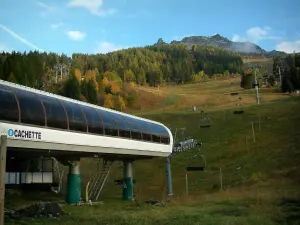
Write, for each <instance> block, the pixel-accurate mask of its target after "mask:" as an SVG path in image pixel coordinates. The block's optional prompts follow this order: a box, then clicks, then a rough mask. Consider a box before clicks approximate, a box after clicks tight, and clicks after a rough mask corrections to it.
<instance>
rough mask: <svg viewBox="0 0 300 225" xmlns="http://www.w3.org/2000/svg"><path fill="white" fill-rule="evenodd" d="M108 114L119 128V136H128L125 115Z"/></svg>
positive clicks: (128, 131)
mask: <svg viewBox="0 0 300 225" xmlns="http://www.w3.org/2000/svg"><path fill="white" fill-rule="evenodd" d="M110 115H112V118H113V119H114V120H115V121H116V123H117V126H118V129H119V136H120V137H125V138H130V137H131V135H130V130H129V128H128V125H127V124H126V122H125V117H124V116H122V115H119V114H117V113H112V112H110Z"/></svg>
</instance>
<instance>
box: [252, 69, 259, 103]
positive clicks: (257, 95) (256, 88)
mask: <svg viewBox="0 0 300 225" xmlns="http://www.w3.org/2000/svg"><path fill="white" fill-rule="evenodd" d="M257 68H261V66H252V69H253V70H254V82H255V92H256V103H257V104H258V105H259V93H258V80H257V73H256V69H257Z"/></svg>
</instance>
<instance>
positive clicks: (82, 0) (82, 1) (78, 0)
mask: <svg viewBox="0 0 300 225" xmlns="http://www.w3.org/2000/svg"><path fill="white" fill-rule="evenodd" d="M102 5H103V0H70V1H69V3H68V6H69V7H83V8H86V9H87V10H89V11H90V12H91V13H92V14H93V15H97V16H110V15H113V14H115V13H116V12H117V10H116V9H108V10H103V9H101V7H102Z"/></svg>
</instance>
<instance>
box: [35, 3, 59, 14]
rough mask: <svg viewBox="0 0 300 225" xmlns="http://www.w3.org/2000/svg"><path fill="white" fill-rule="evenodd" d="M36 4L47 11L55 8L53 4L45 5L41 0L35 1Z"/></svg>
mask: <svg viewBox="0 0 300 225" xmlns="http://www.w3.org/2000/svg"><path fill="white" fill-rule="evenodd" d="M36 4H37V5H38V6H40V7H41V8H43V9H44V10H46V11H48V12H53V11H54V10H55V8H54V7H53V6H50V5H47V4H45V3H43V2H36Z"/></svg>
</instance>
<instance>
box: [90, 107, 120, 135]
mask: <svg viewBox="0 0 300 225" xmlns="http://www.w3.org/2000/svg"><path fill="white" fill-rule="evenodd" d="M95 110H96V111H97V112H98V113H99V114H100V116H101V118H102V121H103V124H104V131H105V135H109V136H118V128H117V124H116V122H115V121H114V120H113V119H112V116H111V115H110V114H109V113H108V112H106V111H104V110H101V109H95Z"/></svg>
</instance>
